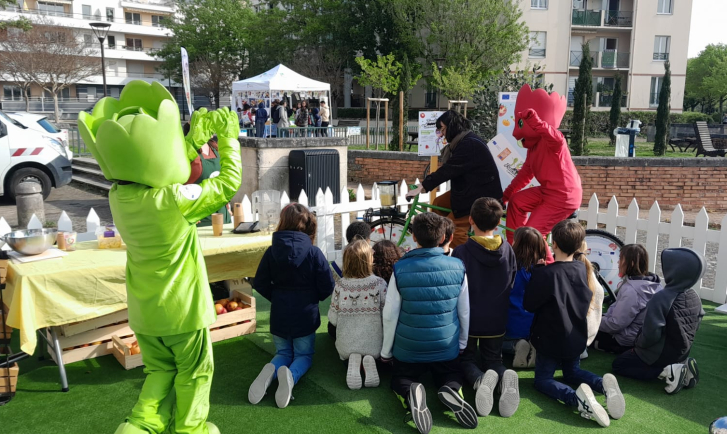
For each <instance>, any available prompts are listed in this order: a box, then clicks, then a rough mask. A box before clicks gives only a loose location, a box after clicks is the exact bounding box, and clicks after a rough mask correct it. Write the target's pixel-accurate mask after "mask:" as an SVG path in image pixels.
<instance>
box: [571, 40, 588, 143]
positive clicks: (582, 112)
mask: <svg viewBox="0 0 727 434" xmlns="http://www.w3.org/2000/svg"><path fill="white" fill-rule="evenodd" d="M581 52H582V58H581V65H580V68H579V69H578V79H577V80H576V87H575V89H574V91H573V97H574V98H575V100H574V102H573V123H572V128H573V131H572V133H571V134H572V135H571V137H572V138H571V148H572V149H573V155H585V154H587V152H588V150H587V146H588V141H587V138H586V123H587V119H588V113H589V111H590V110H589V108H590V107H591V103H592V99H593V95H592V94H593V83H592V79H591V69H592V68H593V59H591V49H590V47H589V46H588V44H587V43H585V44H583V45H582V48H581Z"/></svg>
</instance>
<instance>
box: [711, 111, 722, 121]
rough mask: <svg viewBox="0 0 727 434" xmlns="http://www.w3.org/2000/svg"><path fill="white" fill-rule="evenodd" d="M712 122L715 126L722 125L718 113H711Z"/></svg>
mask: <svg viewBox="0 0 727 434" xmlns="http://www.w3.org/2000/svg"><path fill="white" fill-rule="evenodd" d="M712 122H714V123H715V124H721V123H722V116H720V115H719V113H713V114H712Z"/></svg>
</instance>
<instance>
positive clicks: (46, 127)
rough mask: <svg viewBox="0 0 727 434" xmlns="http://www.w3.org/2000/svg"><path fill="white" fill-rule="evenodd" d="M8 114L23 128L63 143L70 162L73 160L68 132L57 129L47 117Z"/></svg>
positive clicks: (33, 114)
mask: <svg viewBox="0 0 727 434" xmlns="http://www.w3.org/2000/svg"><path fill="white" fill-rule="evenodd" d="M6 114H7V115H8V116H9V117H11V118H13V119H15V120H16V121H18V122H20V123H21V124H22V125H23V126H25V127H27V128H30V129H31V130H35V131H39V132H41V133H43V134H45V135H46V136H48V137H52V138H54V139H56V140H58V141H59V142H61V143H62V144H63V145H64V146H65V147H66V149H67V151H68V152H67V155H66V157H68V159H69V160H73V152H71V150H70V148H69V146H68V132H67V131H66V132H63V131H61V130H59V129H58V128H56V126H55V125H54V124H53V123H52V122H51V121H49V120H48V117H47V116H43V115H38V114H35V113H28V112H14V113H6Z"/></svg>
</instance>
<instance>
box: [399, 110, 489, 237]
mask: <svg viewBox="0 0 727 434" xmlns="http://www.w3.org/2000/svg"><path fill="white" fill-rule="evenodd" d="M471 129H472V123H471V122H470V121H469V120H468V119H467V118H465V117H464V116H462V115H461V114H459V113H457V112H456V111H453V110H447V111H446V112H444V114H442V116H440V117H439V119H437V131H438V132H439V133H440V134H442V135H443V136H444V137H445V138H446V139H447V143H448V144H449V145H448V146H447V147H445V148H444V150H443V151H442V158H441V163H442V164H441V166H440V167H439V169H438V170H437V171H436V172H434V173H431V174H429V176H427V177H426V178H424V181H423V182H422V185H420V186H418V187H417V188H416V189H414V190H412V191H410V192H409V193H408V196H415V195H417V194H419V193H422V192H424V193H426V192H428V191H432V190H433V189H435V188H436V187H437V186H439V185H440V184H442V183H444V182H447V181H452V188H451V190H450V191H448V192H446V193H444V194H443V195H441V196H439V197H438V198H436V199H435V200H434V205H436V206H439V207H442V208H448V209H451V210H452V212H451V213H449V215H447V214H446V213H444V212H441V211H434V212H437V213H438V214H440V215H443V216H445V217H447V218H449V219H450V220H452V221H453V222H454V225H455V227H456V229H455V232H454V240H453V241H452V244H451V247H452V248H454V247H457V246H459V245H460V244H464V243H465V242H466V241H467V233H468V232H469V229H470V222H469V215H470V208H472V204H473V203H474V202H475V200H477V199H479V198H481V197H493V198H495V199H497V200H501V199H502V186H501V185H500V174H499V172H498V171H497V166H496V165H495V160H494V159H493V158H492V154H491V153H490V151H489V150H488V149H487V142H485V141H484V140H482V139H481V138H480V137H478V136H477V134H475V133H473V132H472V131H471Z"/></svg>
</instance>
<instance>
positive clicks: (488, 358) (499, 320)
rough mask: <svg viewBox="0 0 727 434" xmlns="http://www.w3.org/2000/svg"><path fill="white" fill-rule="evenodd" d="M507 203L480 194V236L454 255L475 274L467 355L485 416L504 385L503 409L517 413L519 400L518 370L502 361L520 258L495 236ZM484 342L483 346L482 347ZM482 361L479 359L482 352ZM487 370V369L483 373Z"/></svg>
mask: <svg viewBox="0 0 727 434" xmlns="http://www.w3.org/2000/svg"><path fill="white" fill-rule="evenodd" d="M502 214H503V210H502V206H501V205H500V202H499V201H498V200H497V199H493V198H491V197H483V198H480V199H477V200H476V201H475V203H474V204H473V205H472V209H471V210H470V224H471V225H472V227H473V228H474V231H475V235H474V236H473V237H471V238H470V239H468V240H467V242H466V243H465V244H463V245H461V246H458V247H457V248H455V249H454V253H452V256H453V257H455V258H459V259H461V260H462V262H463V263H464V266H465V270H466V271H467V275H468V276H470V278H469V281H470V282H471V283H470V286H471V288H470V292H469V299H470V309H471V311H472V312H476V314H475V315H472V316H471V317H470V328H469V339H468V340H467V348H466V349H465V350H464V354H462V370H463V371H464V375H465V379H466V380H467V381H468V382H469V383H470V384H473V385H474V388H475V390H476V392H477V393H476V395H475V406H476V408H477V413H478V414H479V415H480V416H487V415H489V414H490V411H492V406H493V404H494V398H493V394H494V392H495V388H496V386H497V385H498V383H499V384H500V391H501V395H500V402H499V411H500V415H501V416H503V417H510V416H512V415H513V414H514V413H515V411H516V410H517V408H518V405H519V404H520V392H519V388H518V378H517V374H516V373H515V371H513V370H509V369H505V365H503V364H502V342H503V340H504V338H505V326H506V324H507V311H508V306H509V302H510V290H511V289H512V284H513V282H514V281H515V273H516V272H517V261H516V259H515V253H514V252H513V251H512V247H510V245H509V244H508V243H506V242H503V240H502V238H500V236H499V235H494V231H495V229H496V228H497V225H498V224H499V223H500V219H502ZM478 346H479V350H478ZM478 352H479V353H480V355H481V357H482V361H483V365H484V366H482V368H483V369H480V366H478V364H477V361H476V359H477V353H478ZM483 371H484V373H483Z"/></svg>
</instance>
